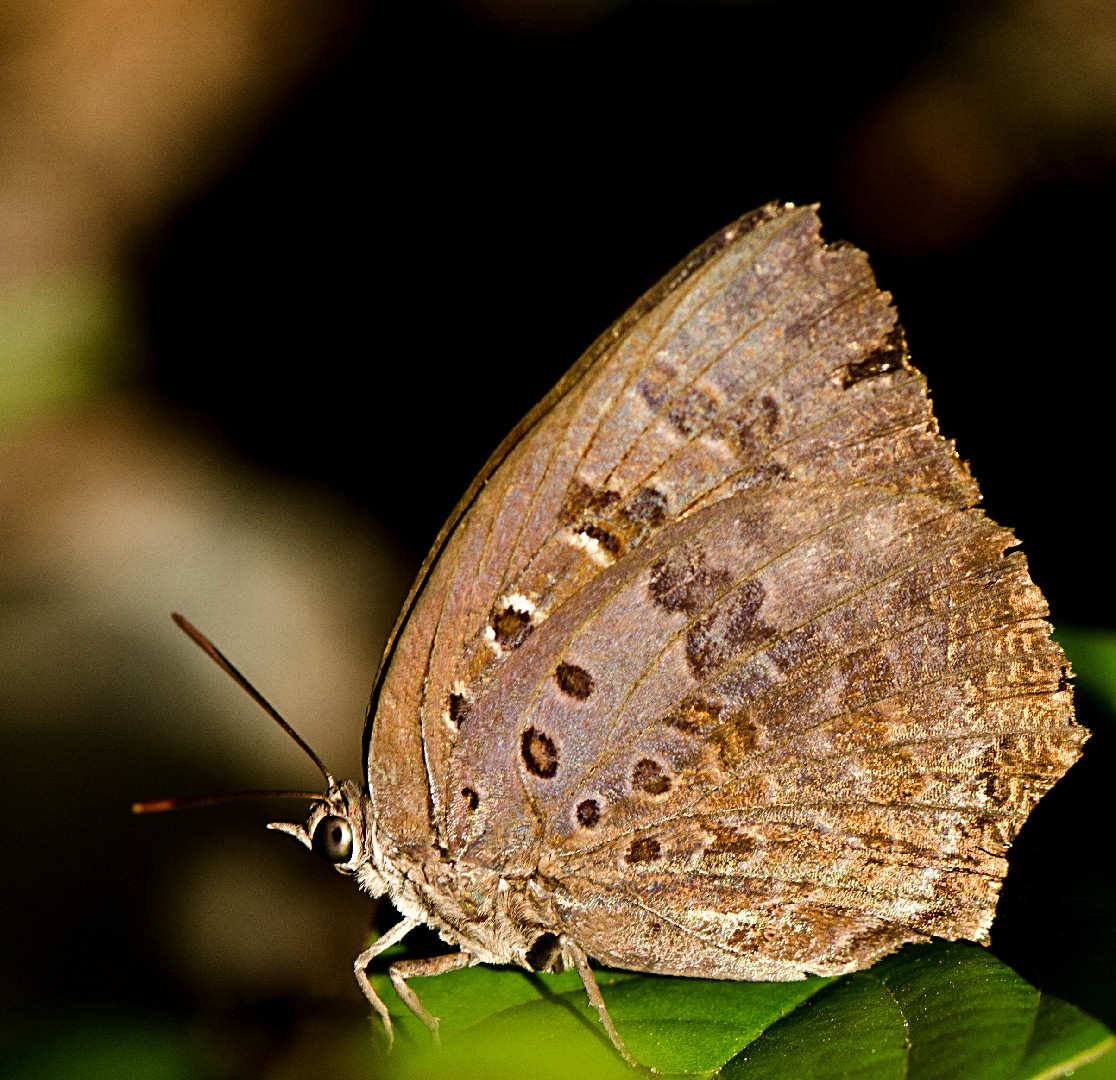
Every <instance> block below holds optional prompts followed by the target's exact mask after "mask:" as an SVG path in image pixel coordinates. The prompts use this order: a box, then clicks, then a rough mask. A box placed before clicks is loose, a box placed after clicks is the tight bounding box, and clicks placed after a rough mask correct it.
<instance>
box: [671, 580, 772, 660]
mask: <svg viewBox="0 0 1116 1080" xmlns="http://www.w3.org/2000/svg"><path fill="white" fill-rule="evenodd" d="M764 595H765V590H764V587H763V586H762V585H761V584H760V583H759V581H757V580H756V579H755V578H750V579H749V580H748V581H745V582H744V584H743V585H741V586H740V588H739V589H737V590H736V592H734V593H733V594H732V595H731V596H728V597H726V598H725V600H724V601H723V603H722V604H721V605H720V607H719V608H718V609H717V610H715V611H713V612H712V613H711V614H710V615H707V616H706V617H705V618H703V619H699V620H698V621H697V622H695V623H694V624H693V626H691V627H690V629H689V631H688V632H687V634H686V659H687V661H688V662H689V664H690V669H691V670H692V671H693V673H694V677H695V678H698V679H701V678H703V677H704V676H705V675H706V674H708V673H709V671H711V670H712V669H714V668H718V667H720V666H721V665H722V664H724V663H726V662H727V661H728V660H730V659H731V658H732V657H734V656H736V655H737V654H738V653H741V652H743V651H744V650H745V649H749V648H751V647H753V646H755V645H758V644H760V643H761V642H763V641H765V640H767V639H768V638H769V637H770V636H771V634H772V633H773V631H772V629H771V627H769V626H767V625H766V624H765V623H764V622H762V621H761V620H760V619H759V618H757V615H758V613H759V609H760V607H761V605H762V604H763V598H764Z"/></svg>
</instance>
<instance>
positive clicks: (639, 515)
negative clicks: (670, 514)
mask: <svg viewBox="0 0 1116 1080" xmlns="http://www.w3.org/2000/svg"><path fill="white" fill-rule="evenodd" d="M623 513H624V516H625V517H626V518H628V520H629V521H631V522H632V524H634V525H649V526H650V527H651V528H655V527H656V526H658V525H661V524H662V523H663V522H664V521H666V516H667V500H666V496H665V495H664V494H663V493H662V492H661V491H656V490H655V488H653V487H642V488H640V489H639V491H637V492H636V493H635V495H634V497H633V498H632V500H631V502H629V503H628V505H627V506H626V507H625V508H624V510H623Z"/></svg>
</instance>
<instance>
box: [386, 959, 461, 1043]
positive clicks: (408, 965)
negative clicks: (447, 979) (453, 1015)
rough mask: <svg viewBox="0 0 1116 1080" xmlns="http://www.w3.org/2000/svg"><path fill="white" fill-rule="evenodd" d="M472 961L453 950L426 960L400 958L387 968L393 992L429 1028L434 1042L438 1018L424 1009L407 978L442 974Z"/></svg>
mask: <svg viewBox="0 0 1116 1080" xmlns="http://www.w3.org/2000/svg"><path fill="white" fill-rule="evenodd" d="M473 962H474V961H473V958H472V957H471V956H470V955H469V954H468V953H466V952H455V953H448V954H447V955H445V956H431V957H429V958H428V959H426V960H400V961H399V963H397V964H392V965H391V967H389V968H388V976H389V977H390V979H391V985H392V986H393V987H395V992H396V993H397V994H398V995H399V997H400V999H401V1000H402V1002H403V1004H404V1005H406V1006H407V1008H408V1009H410V1010H411V1012H413V1013H414V1014H415V1016H417V1017H418V1018H419V1019H420V1020H421V1021H422V1022H423V1023H424V1024H425V1025H426V1026H427V1027H428V1028H429V1029H430V1034H431V1035H433V1036H434V1041H435V1042H438V1018H437V1017H436V1016H433V1015H432V1014H431V1013H429V1012H428V1011H427V1010H426V1007H425V1006H424V1005H423V1003H422V1002H421V1001H419V999H418V994H416V993H415V992H414V990H412V989H411V988H410V987H409V986H408V985H407V980H408V979H412V978H414V977H415V976H416V975H444V974H445V973H446V972H447V971H456V970H457V969H458V968H463V967H468V966H469V965H470V964H471V963H473Z"/></svg>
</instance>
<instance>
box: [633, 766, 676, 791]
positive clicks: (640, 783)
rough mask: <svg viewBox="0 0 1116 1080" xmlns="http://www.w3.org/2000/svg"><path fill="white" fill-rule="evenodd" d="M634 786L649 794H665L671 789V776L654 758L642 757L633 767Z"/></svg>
mask: <svg viewBox="0 0 1116 1080" xmlns="http://www.w3.org/2000/svg"><path fill="white" fill-rule="evenodd" d="M632 787H634V788H639V789H640V790H641V791H646V792H647V794H648V795H665V794H666V793H667V792H668V791H670V787H671V783H670V777H669V776H667V775H666V773H664V772H663V767H662V766H661V765H660V764H659V763H658V762H657V761H655V760H654V758H640V760H639V761H637V762H636V763H635V766H634V767H633V768H632Z"/></svg>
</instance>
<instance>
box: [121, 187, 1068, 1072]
mask: <svg viewBox="0 0 1116 1080" xmlns="http://www.w3.org/2000/svg"><path fill="white" fill-rule="evenodd" d="M979 497H980V496H979V493H978V490H977V486H976V483H975V482H974V481H973V479H972V477H971V476H970V475H969V473H968V471H967V469H966V467H965V466H964V465H963V464H962V463H961V461H960V460H959V459H958V457H957V454H956V453H955V451H954V448H953V445H952V444H951V443H949V442H947V441H946V440H944V439H943V438H941V436H940V435H939V434H938V430H937V425H936V423H935V420H934V418H933V416H932V414H931V411H930V404H929V401H928V400H927V394H926V384H925V381H924V380H923V378H922V376H921V375H920V374H919V372H918V371H916V370H915V369H914V368H913V367H912V366H911V364H910V361H909V358H908V354H907V349H906V344H905V341H904V339H903V334H902V331H901V329H900V328H899V326H898V325H897V323H896V315H895V312H894V310H893V309H892V307H891V304H890V297H889V296H888V294H886V293H883V292H880V291H879V290H878V289H877V288H876V285H875V282H874V280H873V277H872V273H871V270H870V269H869V266H868V262H867V259H866V257H865V255H864V254H863V253H862V252H860V251H858V250H857V249H855V248H853V247H851V246H849V245H846V244H832V245H828V246H827V245H826V244H824V243H822V241H821V239H820V237H819V222H818V218H817V215H816V213H815V210H814V209H813V208H810V207H795V206H792V205H789V204H770V205H768V206H764V207H762V208H760V209H759V210H756V211H754V212H753V213H751V214H748V215H747V216H745V217H743V218H741V219H740V220H739V221H737V222H735V223H734V224H733V225H731V226H729V227H728V228H726V229H724V230H723V231H722V232H720V233H718V234H717V235H716V236H714V237H713V238H712V239H710V240H709V241H708V242H706V243H705V244H704V245H703V246H702V247H700V248H699V249H698V250H697V251H696V252H694V254H692V255H691V256H690V257H689V258H688V259H686V260H685V261H684V262H683V263H682V264H681V265H680V266H679V267H678V268H677V269H675V270H674V271H673V272H672V273H670V274H669V275H668V276H667V277H666V278H665V279H664V280H663V281H662V282H660V283H659V284H658V285H657V286H655V288H653V289H652V290H651V291H650V292H649V293H648V294H647V295H646V296H644V297H643V298H642V299H641V300H640V301H639V302H638V303H637V304H636V305H635V306H634V307H633V308H632V309H631V310H630V311H629V312H628V313H627V314H626V315H624V316H623V318H621V319H620V320H619V321H618V322H617V323H616V324H615V325H614V326H612V327H611V328H610V329H609V330H608V331H607V332H606V333H605V334H604V335H602V337H600V338H599V339H598V340H597V342H596V343H595V344H594V345H593V346H592V348H590V350H589V351H588V352H587V353H586V355H585V356H584V357H583V358H582V359H581V360H580V361H579V362H578V363H577V364H576V365H575V366H574V368H573V369H572V370H571V371H570V372H569V373H568V374H567V375H566V376H565V378H563V379H562V381H561V382H560V383H559V384H558V385H557V386H556V387H555V388H554V390H553V391H551V393H550V394H549V395H548V396H547V397H546V399H545V400H544V401H543V402H542V403H540V405H539V406H538V407H537V408H536V409H535V410H534V411H533V412H532V413H531V414H530V415H529V416H528V417H527V418H526V419H525V420H524V421H523V422H522V423H521V424H520V425H519V426H518V427H517V428H516V429H515V431H513V432H512V434H511V435H510V436H509V437H508V438H507V439H506V440H505V441H504V442H503V444H502V445H501V446H500V448H499V449H498V450H497V451H496V453H495V454H494V455H493V456H492V458H491V459H490V460H489V462H488V464H487V465H486V467H485V469H484V471H483V472H482V473H481V475H480V476H479V477H478V478H477V479H476V481H474V483H473V485H472V487H471V488H470V489H469V491H468V492H467V493H466V495H465V497H464V498H463V499H462V500H461V502H460V504H459V505H458V507H457V509H456V510H455V511H454V513H453V515H452V516H451V518H450V520H449V521H448V522H447V524H446V526H445V527H444V528H443V530H442V533H441V535H440V536H439V537H438V540H437V542H436V543H435V545H434V548H433V550H432V551H431V553H430V555H429V556H428V558H427V560H426V563H425V565H424V566H423V568H422V570H421V572H420V573H419V576H418V580H417V581H416V582H415V585H414V587H413V588H412V590H411V593H410V596H409V597H408V599H407V602H406V604H405V605H404V608H403V611H402V614H401V615H400V617H399V620H398V622H397V624H396V627H395V630H394V632H393V634H392V637H391V639H390V642H389V644H388V646H387V649H386V652H385V654H384V659H383V663H382V665H381V668H380V671H379V674H378V676H377V679H376V684H375V688H374V690H373V694H372V704H371V707H370V709H369V713H368V720H367V723H366V726H365V732H364V750H365V754H364V760H365V766H366V775H365V777H364V779H363V782H362V783H361V784H357V783H353V782H351V781H340V782H338V781H336V780H334V779H333V777H332V775H331V774H330V773H329V772H328V771H327V770H326V769H325V767H324V766H323V765H322V764H321V762H320V761H319V759H318V758H317V756H316V755H314V754H313V752H312V751H310V749H309V747H307V746H306V744H305V743H303V742H302V740H301V739H298V741H299V743H300V745H302V746H303V747H304V749H306V750H307V752H308V753H310V755H311V757H313V759H314V760H315V762H317V764H318V766H319V768H321V769H322V772H323V774H324V775H325V778H326V782H327V785H328V790H327V791H326V793H325V795H323V796H314V799H315V802H314V805H313V806H312V808H311V810H310V814H309V817H308V819H307V821H306V823H305V825H294V824H287V823H278V824H273V825H272V826H271V828H276V829H281V830H283V831H284V832H288V833H290V834H292V835H293V836H295V837H297V838H298V839H299V840H300V841H301V842H302V843H304V844H305V845H306V846H307V847H309V848H311V849H312V850H314V851H316V852H318V853H319V854H321V855H323V856H324V857H325V858H326V859H327V860H329V861H330V862H332V863H333V864H334V865H335V866H336V868H337V869H338V870H339V871H340V872H341V873H343V874H346V875H350V876H352V877H355V878H356V880H357V882H358V884H359V885H360V886H361V888H363V889H364V890H365V891H366V892H368V893H370V894H371V895H372V896H383V895H387V896H388V897H390V899H391V901H392V903H393V904H394V905H395V906H396V908H398V910H399V911H400V913H401V914H402V920H401V921H400V922H399V923H398V924H397V925H396V926H395V927H394V928H393V929H392V930H390V931H389V932H388V933H386V934H385V935H384V936H383V937H381V938H380V939H379V940H378V941H377V942H376V943H375V944H374V945H373V946H372V947H371V948H369V949H367V950H366V951H365V952H363V953H362V954H361V955H360V956H359V957H358V958H357V961H356V976H357V980H358V981H359V983H360V985H361V988H362V990H363V991H364V993H365V995H366V996H367V998H368V1000H369V1001H370V1002H371V1004H372V1007H373V1008H374V1009H375V1011H376V1013H377V1014H378V1015H379V1016H380V1018H381V1019H382V1021H383V1023H384V1026H385V1028H386V1029H387V1032H388V1035H389V1037H390V1035H391V1019H390V1017H389V1015H388V1010H387V1008H386V1006H385V1005H384V1003H383V1002H382V1001H381V1000H380V998H379V997H378V996H377V994H376V992H375V990H374V989H373V987H372V984H371V982H370V981H369V979H368V976H367V974H366V969H367V967H368V965H369V963H370V962H371V961H372V959H373V958H374V957H375V956H376V955H377V954H379V953H380V952H382V951H383V950H384V949H386V948H387V947H388V946H390V945H392V944H394V943H395V942H397V941H399V940H400V939H401V938H403V937H404V936H405V935H406V934H407V933H408V932H409V931H411V930H413V929H414V928H415V927H417V926H420V925H422V924H424V923H425V924H427V925H429V926H432V927H433V928H434V929H435V930H437V931H438V932H439V933H440V935H441V936H442V937H443V938H444V939H445V940H446V941H447V942H449V943H451V944H453V945H456V946H457V947H458V951H456V952H452V953H450V954H449V955H445V956H438V957H435V958H432V959H428V960H404V961H400V962H397V963H395V964H393V965H391V967H390V969H389V970H390V975H391V982H392V985H393V986H394V987H395V990H396V991H397V993H398V994H399V996H400V997H401V998H402V1000H403V1001H404V1002H405V1003H406V1004H407V1005H408V1007H409V1008H410V1009H411V1010H412V1011H413V1012H414V1013H415V1014H417V1015H418V1016H419V1017H420V1018H421V1019H422V1020H423V1021H424V1022H425V1023H426V1025H427V1026H428V1027H429V1028H430V1029H431V1030H432V1031H436V1030H437V1020H436V1019H435V1018H434V1017H433V1016H431V1015H430V1013H429V1012H427V1010H426V1009H424V1008H423V1006H422V1004H421V1003H420V1002H419V1000H418V998H417V996H416V995H415V993H414V992H413V991H412V990H411V989H410V988H409V987H408V986H407V982H406V980H407V979H408V978H409V977H411V976H414V975H433V974H437V973H440V972H446V971H450V970H453V969H455V968H460V967H463V966H466V965H470V964H476V963H492V964H517V965H519V966H521V967H524V968H527V969H528V970H532V971H550V970H559V969H563V968H567V967H570V966H573V967H575V968H576V969H577V971H578V972H579V974H580V975H581V978H582V981H583V982H584V984H585V989H586V992H587V993H588V995H589V998H590V1000H591V1001H592V1003H593V1004H594V1005H595V1006H596V1009H597V1011H598V1013H599V1014H600V1018H601V1021H602V1023H603V1024H604V1027H605V1029H606V1030H607V1032H608V1035H609V1037H610V1038H611V1040H612V1042H613V1044H614V1045H615V1046H616V1048H617V1050H619V1052H620V1053H621V1054H623V1055H624V1057H625V1058H626V1059H627V1060H628V1061H629V1062H632V1063H633V1064H634V1063H635V1062H634V1058H633V1057H632V1056H631V1054H630V1053H629V1052H628V1051H627V1049H626V1048H625V1046H624V1044H623V1042H622V1041H621V1039H620V1037H619V1035H618V1034H617V1033H616V1029H615V1028H614V1026H613V1024H612V1022H611V1020H610V1018H609V1015H608V1012H607V1010H606V1009H605V1004H604V1001H603V999H602V997H601V994H600V991H599V990H598V988H597V984H596V982H595V980H594V978H593V975H592V972H591V970H590V964H589V961H590V958H593V959H595V960H598V961H600V962H602V963H604V964H607V965H611V966H613V967H619V968H628V969H632V970H636V971H647V972H659V973H666V974H673V975H690V976H703V977H706V978H717V979H752V980H768V979H771V980H786V979H800V978H802V977H803V976H805V975H806V974H808V973H815V974H822V975H835V974H840V973H843V972H849V971H854V970H857V969H859V968H864V967H867V966H868V965H870V964H871V963H872V962H873V961H875V960H877V959H878V958H879V957H881V956H883V955H884V954H886V953H889V952H891V951H893V950H894V949H896V948H898V947H899V946H900V945H902V944H903V943H904V942H910V941H922V940H925V939H927V938H929V937H931V936H935V937H942V938H947V939H955V938H971V939H973V940H976V941H984V940H986V939H987V936H988V928H989V925H990V923H991V921H992V916H993V913H994V910H995V907H996V899H997V895H998V893H999V891H1000V884H1001V880H1002V878H1003V876H1004V873H1005V872H1006V869H1007V863H1006V861H1005V859H1004V853H1005V852H1006V850H1007V849H1008V847H1009V846H1010V844H1011V842H1012V840H1013V838H1014V837H1015V835H1016V834H1017V833H1018V831H1019V829H1020V827H1021V825H1022V824H1023V821H1024V820H1025V818H1026V817H1027V814H1028V813H1029V812H1030V810H1031V809H1032V808H1033V807H1034V805H1035V803H1036V802H1037V801H1038V800H1039V799H1040V798H1041V797H1042V795H1043V794H1044V793H1045V792H1046V791H1047V790H1048V789H1049V788H1050V787H1051V785H1052V784H1053V783H1054V782H1055V781H1056V780H1057V779H1058V778H1059V777H1061V776H1062V774H1063V773H1064V772H1065V771H1066V769H1067V768H1068V767H1069V766H1070V765H1071V764H1072V763H1073V761H1074V760H1075V759H1076V758H1077V756H1078V754H1079V752H1080V748H1081V746H1082V743H1083V742H1084V740H1085V738H1086V737H1087V733H1086V732H1085V731H1084V730H1083V729H1082V728H1081V727H1080V726H1078V725H1077V724H1075V722H1074V719H1073V704H1072V693H1071V688H1070V685H1069V667H1068V664H1067V662H1066V659H1065V657H1064V655H1063V653H1062V651H1061V649H1060V648H1059V647H1058V646H1057V645H1056V644H1055V643H1053V642H1052V641H1050V640H1049V633H1050V627H1049V625H1048V624H1047V623H1046V622H1045V621H1044V617H1045V615H1046V614H1047V608H1046V604H1045V601H1044V599H1043V596H1042V594H1041V593H1040V592H1039V590H1038V589H1037V588H1036V587H1035V586H1034V585H1033V584H1032V583H1031V580H1030V577H1029V576H1028V573H1027V564H1026V561H1025V559H1024V557H1023V555H1022V553H1021V552H1020V551H1019V550H1018V549H1017V541H1016V540H1015V538H1014V536H1013V535H1012V534H1011V532H1009V531H1008V530H1007V529H1003V528H1001V527H999V526H997V525H995V524H994V523H993V522H991V521H989V520H988V519H987V518H986V517H985V516H984V515H983V514H982V513H981V512H980V511H978V510H976V509H974V506H975V504H976V503H977V501H978V500H979ZM180 622H182V623H183V624H184V625H185V626H186V628H187V629H188V631H189V632H190V633H191V634H192V636H193V637H194V638H195V640H197V641H198V642H199V644H202V645H203V647H204V648H206V649H207V651H209V652H210V653H211V655H214V656H215V658H217V659H218V660H219V662H221V663H222V664H223V665H224V666H225V667H226V669H227V670H229V671H230V672H232V673H233V674H234V676H236V677H237V678H238V679H241V681H243V680H242V677H241V676H239V674H238V673H237V672H236V671H235V669H234V668H232V666H231V665H230V664H229V663H228V661H227V660H225V659H224V657H222V656H221V655H220V653H218V652H217V650H216V649H214V648H213V646H212V645H210V644H209V643H208V642H207V641H205V639H204V638H203V637H202V636H201V635H200V634H199V633H198V632H197V631H196V630H193V628H192V627H189V624H186V623H185V620H180ZM256 697H257V699H258V700H260V701H261V702H262V698H259V695H258V694H257V695H256ZM263 704H264V705H265V707H268V706H266V702H263ZM268 708H269V711H272V712H273V710H270V707H268ZM281 722H282V721H281ZM284 727H285V728H287V730H288V731H290V728H289V726H288V725H286V724H285V723H284ZM291 733H292V735H293V732H291ZM295 738H296V739H297V738H298V737H297V736H295ZM175 804H176V805H181V802H176V803H175ZM166 805H170V804H169V803H161V804H146V805H145V806H143V807H141V808H143V809H155V808H159V807H162V806H166Z"/></svg>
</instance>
